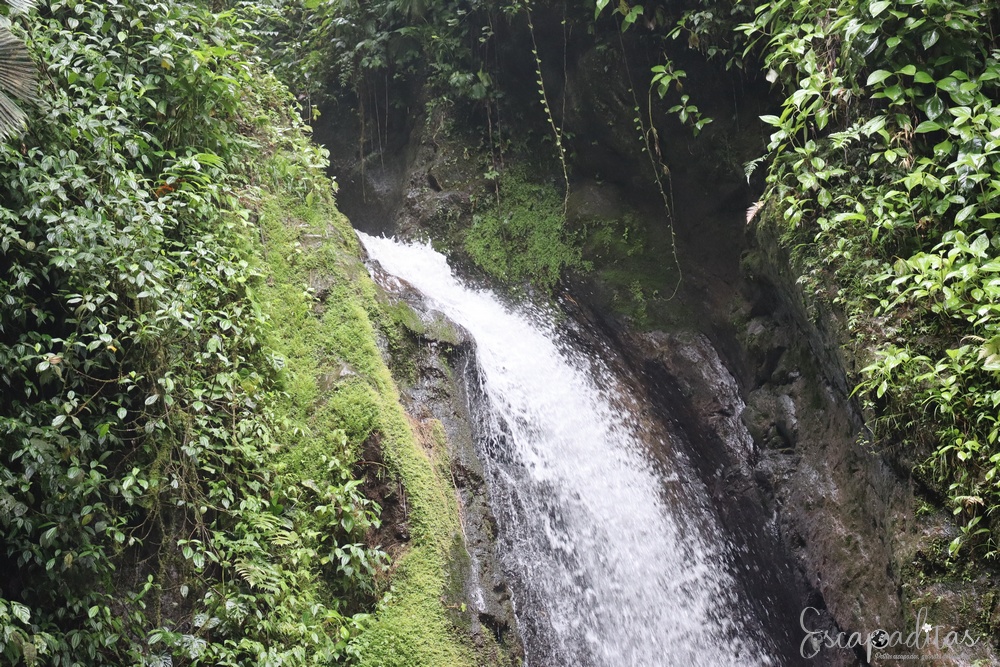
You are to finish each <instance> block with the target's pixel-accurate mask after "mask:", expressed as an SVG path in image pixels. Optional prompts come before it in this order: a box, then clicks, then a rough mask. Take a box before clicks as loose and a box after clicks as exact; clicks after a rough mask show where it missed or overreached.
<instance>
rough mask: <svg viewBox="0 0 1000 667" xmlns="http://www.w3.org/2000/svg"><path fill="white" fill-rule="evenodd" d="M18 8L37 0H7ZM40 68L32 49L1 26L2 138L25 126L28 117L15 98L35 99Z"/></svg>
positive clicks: (23, 7)
mask: <svg viewBox="0 0 1000 667" xmlns="http://www.w3.org/2000/svg"><path fill="white" fill-rule="evenodd" d="M7 2H8V4H9V5H10V6H11V7H12V8H13V9H14V11H16V12H22V11H28V10H29V9H31V8H32V7H33V6H34V5H35V0H7ZM37 76H38V72H37V70H36V69H35V65H34V63H32V62H31V57H30V55H29V54H28V49H27V48H26V47H25V46H24V43H23V42H21V40H19V39H18V38H17V37H15V36H14V35H13V34H11V32H10V30H8V29H7V28H6V27H3V26H0V141H6V140H7V139H8V138H9V137H11V136H12V135H13V134H14V133H15V132H16V131H17V130H19V129H20V128H22V127H24V122H25V120H26V119H27V116H26V115H25V113H24V111H23V110H22V109H21V107H19V106H18V105H17V102H15V99H17V100H21V101H25V102H30V101H32V100H34V99H35V91H36V84H37Z"/></svg>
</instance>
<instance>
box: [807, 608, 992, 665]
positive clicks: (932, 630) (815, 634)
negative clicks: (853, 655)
mask: <svg viewBox="0 0 1000 667" xmlns="http://www.w3.org/2000/svg"><path fill="white" fill-rule="evenodd" d="M818 617H819V610H818V609H816V608H814V607H806V608H805V609H803V610H802V613H801V614H800V615H799V625H800V626H801V628H802V630H803V631H804V632H805V633H806V635H805V637H803V638H802V643H801V644H800V645H799V653H800V654H801V655H802V657H803V658H815V657H816V656H817V655H819V652H820V651H821V650H822V649H823V647H826V648H838V647H839V648H846V649H851V650H853V649H855V648H857V647H859V646H862V647H864V649H865V651H866V653H867V655H868V661H869V662H870V661H871V659H872V651H882V650H885V649H889V648H896V647H901V646H905V647H907V648H910V649H915V650H920V649H923V648H925V647H927V646H935V647H936V648H938V649H946V648H951V647H953V646H975V645H976V644H977V643H978V642H979V639H978V638H975V637H973V636H972V635H970V634H969V631H968V630H965V631H964V632H963V633H962V634H959V632H958V631H957V630H950V631H948V630H947V628H946V627H945V626H943V625H931V624H930V623H928V622H927V609H926V608H922V609H921V610H920V611H918V612H917V618H916V621H915V623H914V627H913V629H912V630H911V631H910V632H909V633H908V634H905V635H904V633H905V632H906V631H905V630H892V631H890V630H886V629H882V628H878V629H875V630H872V631H871V632H869V633H868V634H867V635H865V634H863V633H860V632H852V633H850V634H848V633H846V632H838V633H836V634H834V633H831V632H829V631H828V630H814V629H812V628H813V627H814V625H815V623H812V622H811V621H812V620H814V619H816V618H818ZM876 657H877V656H876ZM914 657H916V656H914Z"/></svg>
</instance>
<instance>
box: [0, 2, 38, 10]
mask: <svg viewBox="0 0 1000 667" xmlns="http://www.w3.org/2000/svg"><path fill="white" fill-rule="evenodd" d="M7 4H8V5H10V7H11V9H13V10H14V11H15V12H26V11H29V10H30V9H32V8H34V6H35V5H37V4H38V0H7Z"/></svg>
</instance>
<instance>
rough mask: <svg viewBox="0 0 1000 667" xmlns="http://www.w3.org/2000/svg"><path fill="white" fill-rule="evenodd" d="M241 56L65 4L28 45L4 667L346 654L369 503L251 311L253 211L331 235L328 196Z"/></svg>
mask: <svg viewBox="0 0 1000 667" xmlns="http://www.w3.org/2000/svg"><path fill="white" fill-rule="evenodd" d="M241 34H242V28H241V25H240V24H239V21H238V19H237V16H236V15H235V14H232V13H226V14H213V13H211V12H210V11H208V10H207V9H205V8H203V7H202V6H200V5H198V4H194V3H183V2H181V3H176V2H175V3H160V2H138V1H135V2H132V1H128V2H125V1H118V2H86V1H80V0H66V1H63V0H55V1H53V2H49V3H47V4H44V5H43V6H42V7H41V8H40V9H39V14H38V18H37V20H35V21H34V22H33V25H32V30H31V33H30V35H29V34H23V33H22V34H21V35H20V37H22V38H23V39H26V40H27V42H28V44H29V47H30V48H31V50H32V51H33V53H34V54H36V56H37V57H38V58H39V60H41V61H43V62H46V63H48V86H47V87H46V89H45V91H44V95H43V96H42V99H41V100H40V101H39V112H38V114H37V116H36V117H35V118H34V119H33V120H32V123H31V131H30V132H29V134H28V135H27V136H26V137H25V138H24V145H23V147H22V146H20V145H17V146H11V145H2V146H0V201H2V202H3V206H2V207H0V251H2V253H3V263H2V265H0V294H3V299H2V301H0V368H2V371H0V384H2V391H0V434H2V436H0V437H2V439H3V440H2V448H0V457H2V466H0V525H2V530H3V540H2V545H3V549H2V552H0V573H2V574H0V636H2V650H3V653H4V656H5V659H6V660H8V661H11V662H15V663H16V662H18V661H22V662H24V663H26V664H53V665H74V664H87V665H99V664H108V665H121V664H151V665H152V664H192V665H197V664H211V665H222V664H231V665H235V664H255V665H257V664H260V665H265V664H273V665H277V664H284V665H292V664H328V663H329V662H332V661H335V660H337V659H338V658H344V659H346V658H348V657H349V656H350V655H352V654H356V651H355V649H353V648H352V645H351V643H350V641H351V639H352V637H354V636H355V635H356V634H357V633H358V632H359V631H360V629H361V628H362V627H363V625H364V624H365V622H366V619H367V618H368V616H367V615H366V614H364V613H362V612H363V611H364V608H365V607H366V606H369V605H371V604H372V603H373V601H374V596H373V593H375V592H376V590H375V589H376V586H377V584H376V581H377V576H378V574H379V572H381V571H382V570H383V568H384V564H385V555H384V554H383V553H382V552H381V551H380V550H379V549H377V548H375V547H374V545H370V544H369V543H368V541H367V540H368V535H369V529H370V528H373V527H376V526H377V525H378V519H377V512H378V507H377V506H375V505H374V504H373V503H372V502H371V501H370V500H367V499H365V498H364V497H363V495H362V494H361V492H360V489H359V481H357V480H355V479H353V474H352V464H353V461H354V458H353V457H354V456H356V455H357V448H358V444H359V443H358V441H357V440H356V439H354V440H351V439H349V438H350V437H351V436H355V437H357V434H355V433H351V432H349V431H348V429H347V426H348V424H347V423H343V424H341V426H342V428H340V429H337V428H330V429H326V428H323V429H316V425H315V424H314V423H313V422H312V421H310V419H311V415H303V414H294V413H292V412H291V411H290V410H289V409H288V405H287V401H288V398H287V396H288V395H289V394H288V392H290V391H291V388H289V387H288V386H287V385H286V383H287V382H288V379H287V375H288V374H289V373H292V372H294V371H295V370H296V369H299V376H298V377H300V378H301V377H302V374H303V373H302V371H301V366H297V365H296V360H297V359H298V358H299V357H296V356H294V355H292V354H290V353H289V352H288V351H287V350H286V346H285V341H287V340H290V339H291V338H292V333H293V332H294V331H296V330H298V329H301V323H300V322H299V323H295V322H281V323H273V322H271V321H269V320H268V318H267V317H266V316H265V315H264V314H263V313H264V312H265V311H268V310H272V309H273V308H272V307H273V306H275V303H274V301H273V295H271V294H270V293H268V292H267V291H266V290H264V289H263V285H262V281H263V280H264V278H265V276H266V275H268V273H269V272H270V271H271V269H270V268H269V265H268V264H262V263H261V262H260V259H259V258H258V254H259V246H258V242H257V239H259V238H261V234H262V230H261V229H260V228H259V227H258V225H257V223H256V222H255V221H256V220H257V217H258V215H259V214H260V213H255V212H254V211H255V210H257V211H261V210H263V209H266V202H267V201H269V200H272V199H273V198H274V197H276V196H279V194H278V193H283V194H281V195H280V196H282V197H285V198H286V199H287V198H301V199H303V200H305V201H307V202H308V205H309V206H312V207H314V208H315V207H319V208H318V210H321V211H323V212H324V213H325V214H326V215H328V216H329V215H332V214H333V208H332V199H331V196H330V184H329V182H328V181H327V180H326V179H325V178H324V177H323V176H322V174H321V171H320V167H321V166H322V165H323V162H324V160H323V156H322V155H321V154H320V153H319V152H318V150H317V149H315V148H312V147H310V146H309V144H308V141H307V139H306V138H305V136H304V134H303V132H302V130H301V128H300V127H299V126H298V125H297V124H296V123H295V122H293V121H292V120H291V119H290V118H289V115H288V114H289V109H290V101H289V98H288V96H287V92H286V91H285V89H284V87H283V86H282V85H280V84H278V83H277V82H276V81H275V80H274V79H273V78H272V77H270V76H269V75H266V74H265V73H263V72H262V71H261V70H260V69H259V67H258V66H256V65H255V64H254V63H253V62H252V61H248V60H247V59H246V56H245V55H242V54H241V50H242V49H244V47H245V44H244V42H243V40H242V39H241ZM286 208H287V206H286ZM263 215H265V216H266V213H263ZM261 224H263V223H261ZM347 233H348V232H345V231H343V229H342V230H341V234H342V235H344V234H347ZM287 252H289V251H285V252H284V253H283V254H287ZM269 298H271V299H272V300H271V301H268V299H269ZM311 301H312V298H311V297H310V296H309V295H308V294H305V293H304V292H303V293H301V294H299V295H298V299H297V300H296V298H293V297H292V296H289V295H284V294H282V295H280V302H281V304H282V305H283V306H284V307H286V308H297V307H301V309H302V311H303V313H309V312H310V304H311ZM297 304H304V305H302V306H299V305H297ZM282 327H285V328H282ZM281 352H284V354H280V353H281ZM286 359H287V361H286ZM283 367H284V372H283V371H282V369H283ZM303 440H308V444H309V447H311V448H312V449H311V451H313V452H317V450H318V451H321V452H322V455H319V454H318V453H317V454H315V455H313V456H311V457H301V456H300V458H299V459H296V458H295V457H294V456H293V455H291V454H289V452H291V451H294V450H295V446H296V444H297V443H298V442H299V441H303ZM301 461H307V462H308V465H305V464H302V463H301Z"/></svg>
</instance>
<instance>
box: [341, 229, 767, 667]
mask: <svg viewBox="0 0 1000 667" xmlns="http://www.w3.org/2000/svg"><path fill="white" fill-rule="evenodd" d="M358 235H359V237H360V238H361V241H362V243H363V244H364V246H365V248H366V249H367V250H368V253H369V255H370V257H371V258H372V259H374V260H376V261H377V262H378V263H379V264H380V265H381V267H382V269H383V270H384V271H386V272H387V273H389V274H391V275H393V276H396V277H397V278H399V279H401V280H404V281H406V282H407V283H409V284H410V285H412V286H413V287H414V288H415V289H417V290H419V291H420V292H421V293H422V294H423V295H424V297H425V299H426V300H427V302H428V304H429V306H430V307H432V308H434V309H437V310H439V311H441V312H442V313H444V314H445V315H446V316H447V317H449V318H450V319H452V320H453V321H454V322H456V323H457V324H459V325H461V326H462V327H464V328H465V329H466V330H467V331H468V332H469V333H470V334H471V336H472V337H473V338H474V339H475V346H476V360H477V363H478V367H479V371H480V372H479V378H480V382H481V387H478V388H477V391H478V393H481V394H482V396H483V397H484V399H485V400H484V402H485V404H486V408H485V409H484V410H481V411H480V412H481V414H480V422H481V423H480V424H479V428H478V429H477V431H478V434H477V440H478V442H477V445H476V446H477V451H478V454H479V456H480V458H481V459H482V463H483V466H484V469H485V471H486V477H487V483H488V487H489V492H490V496H491V503H492V507H493V512H494V514H495V515H496V518H497V522H498V525H499V533H500V534H499V535H498V536H497V545H498V546H497V548H498V551H499V554H498V555H499V558H500V561H501V563H502V565H503V567H504V570H505V572H506V573H507V574H508V575H509V577H510V579H511V586H512V588H513V590H514V601H515V613H516V615H517V619H518V624H519V626H520V627H521V630H522V634H523V635H524V643H525V649H526V652H527V662H528V664H530V665H532V667H543V666H544V667H549V666H555V665H559V666H562V665H565V666H567V667H569V666H574V667H576V666H593V667H598V666H600V667H605V666H606V667H625V666H636V667H659V666H666V665H711V666H713V667H717V666H722V665H741V666H743V665H775V664H780V661H779V660H778V659H777V658H776V657H775V649H774V646H773V644H772V643H771V642H770V640H769V639H768V637H767V636H766V633H765V632H764V630H763V629H762V625H761V623H760V622H759V621H758V620H757V619H755V618H754V616H753V614H752V613H750V612H749V611H748V609H749V606H748V605H746V604H744V603H743V602H742V601H741V599H740V594H739V590H740V587H739V585H738V583H737V581H736V578H735V577H734V575H733V574H732V571H733V567H732V561H733V559H734V558H735V555H734V554H733V553H732V550H731V549H729V548H728V546H727V542H726V540H725V538H724V537H723V536H721V535H720V534H719V528H718V525H717V522H716V519H715V518H714V515H713V513H712V511H711V508H710V506H709V503H708V496H707V493H706V491H705V489H704V488H703V486H702V484H701V482H700V481H699V480H698V478H697V475H696V474H695V473H694V472H693V470H692V469H691V467H690V464H689V463H688V461H687V459H686V457H685V455H684V454H683V451H682V447H681V446H680V444H681V443H680V442H679V441H678V440H677V437H676V436H673V435H671V434H669V433H667V432H665V431H662V429H661V431H659V432H658V431H656V430H655V429H651V428H650V427H649V426H648V425H645V424H644V423H643V420H642V419H641V418H640V415H639V414H638V408H637V403H636V401H635V400H634V399H632V398H631V397H630V396H629V395H628V390H627V387H626V386H625V385H624V384H623V383H622V382H621V381H620V380H619V379H618V378H617V377H616V374H615V373H614V372H613V371H612V370H611V367H610V366H609V365H608V364H606V363H604V362H603V361H602V360H601V359H596V358H593V357H595V356H603V355H594V354H589V355H588V354H586V353H584V352H583V351H582V350H581V349H579V347H578V346H575V345H574V344H573V343H572V342H571V341H570V340H568V339H567V337H566V336H564V335H561V334H560V333H559V331H558V329H557V327H556V325H555V324H554V322H555V319H554V314H553V313H550V312H546V311H544V310H540V309H537V308H531V307H508V306H505V305H504V304H503V303H502V302H501V300H499V299H498V298H497V297H496V296H495V295H494V294H492V293H491V292H489V291H488V290H481V289H475V288H472V287H470V286H467V285H466V284H464V283H463V282H462V281H461V280H460V279H459V278H457V277H456V276H455V275H454V273H453V272H452V271H451V269H450V267H449V266H448V264H447V261H446V260H445V258H444V257H443V256H442V255H440V254H438V253H437V252H435V251H434V250H433V249H432V248H431V247H430V246H429V245H422V244H412V243H401V242H398V241H395V240H392V239H385V238H375V237H371V236H368V235H365V234H362V233H359V234H358ZM606 352H607V354H612V352H611V351H610V350H608V351H606ZM646 421H648V420H646ZM651 439H652V440H653V441H652V442H651V441H650V440H651Z"/></svg>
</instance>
